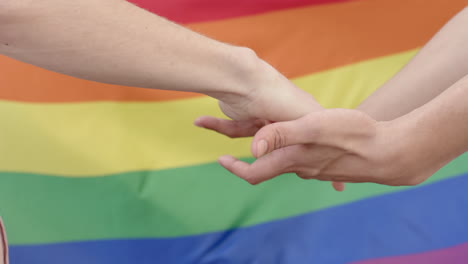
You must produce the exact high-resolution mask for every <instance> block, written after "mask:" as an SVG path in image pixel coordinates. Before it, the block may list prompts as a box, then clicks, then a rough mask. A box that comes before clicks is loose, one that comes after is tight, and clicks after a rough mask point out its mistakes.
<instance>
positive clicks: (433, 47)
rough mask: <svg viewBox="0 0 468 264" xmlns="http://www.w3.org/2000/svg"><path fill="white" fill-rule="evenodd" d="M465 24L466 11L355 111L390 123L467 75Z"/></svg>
mask: <svg viewBox="0 0 468 264" xmlns="http://www.w3.org/2000/svg"><path fill="white" fill-rule="evenodd" d="M467 25H468V8H465V9H464V10H463V11H461V12H460V13H459V14H458V15H456V16H455V17H454V18H452V20H451V21H449V22H448V23H447V24H446V25H445V26H444V27H443V28H442V29H441V30H440V31H439V33H437V34H436V35H435V36H434V38H433V39H432V40H431V41H430V42H429V43H428V44H427V45H426V46H425V47H423V48H422V49H421V51H420V52H419V53H418V54H417V55H416V56H415V58H414V59H413V60H412V61H411V62H410V63H409V64H408V65H407V66H406V67H404V68H403V69H402V70H401V71H400V72H399V73H398V74H397V75H396V76H395V77H393V78H392V79H391V80H390V81H388V82H387V83H385V84H384V85H383V86H382V87H381V88H380V89H379V90H377V91H376V92H375V93H373V94H372V95H371V96H369V98H367V99H366V100H365V101H364V102H363V103H362V104H361V105H360V106H359V107H358V109H359V110H362V111H364V112H366V113H368V114H369V115H370V116H372V117H373V118H375V119H377V120H392V119H394V118H397V117H399V116H402V115H404V114H406V113H409V112H411V111H412V110H413V109H416V108H418V107H420V106H422V105H424V104H425V103H427V102H429V101H430V100H432V99H433V98H434V97H436V96H437V95H439V94H440V93H441V92H443V91H444V90H445V89H447V88H448V87H450V86H451V85H452V84H453V83H455V82H456V81H457V80H459V79H461V78H462V77H463V76H465V75H466V74H468V50H467V47H468V29H467Z"/></svg>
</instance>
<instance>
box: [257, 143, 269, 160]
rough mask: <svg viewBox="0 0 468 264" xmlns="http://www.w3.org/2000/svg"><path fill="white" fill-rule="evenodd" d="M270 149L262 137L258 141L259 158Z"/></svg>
mask: <svg viewBox="0 0 468 264" xmlns="http://www.w3.org/2000/svg"><path fill="white" fill-rule="evenodd" d="M267 150H268V143H267V142H266V140H264V139H262V140H260V141H259V142H258V143H257V158H260V157H261V156H263V155H265V154H266V152H267Z"/></svg>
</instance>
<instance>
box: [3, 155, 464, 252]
mask: <svg viewBox="0 0 468 264" xmlns="http://www.w3.org/2000/svg"><path fill="white" fill-rule="evenodd" d="M467 171H468V154H467V155H464V156H463V157H460V158H458V159H457V160H455V161H454V162H452V163H451V164H449V165H448V166H446V167H445V168H443V169H442V170H441V171H439V172H438V173H437V174H436V175H434V176H433V177H432V178H431V179H430V181H436V180H440V179H442V178H448V177H452V176H456V175H460V174H462V173H464V172H467ZM403 189H405V187H403V188H394V187H386V186H379V185H375V184H353V185H351V184H349V185H348V186H347V190H346V191H345V192H344V193H337V192H334V191H332V188H331V187H330V184H329V183H324V182H318V181H304V180H300V179H298V178H296V177H288V176H283V177H279V178H277V179H275V180H273V181H270V182H268V183H265V184H261V185H259V186H250V185H248V184H246V183H245V182H243V181H241V180H239V179H237V178H235V177H234V176H232V175H229V174H228V173H226V172H225V171H224V170H223V169H221V168H220V166H218V165H217V164H206V165H200V166H194V167H187V168H178V169H171V170H164V171H153V172H132V173H124V174H118V175H112V176H108V177H97V178H61V177H52V176H44V175H33V174H23V173H0V214H1V215H2V216H3V217H4V219H5V222H6V225H7V229H8V232H9V239H10V242H11V243H12V244H32V243H50V242H63V241H76V240H93V239H110V238H142V237H174V236H185V235H191V234H199V233H204V232H210V231H218V230H224V229H229V228H234V227H242V226H249V225H253V224H257V223H261V222H265V221H271V220H274V219H280V218H285V217H290V216H294V215H298V214H302V213H306V212H311V211H315V210H319V209H323V208H327V207H331V206H336V205H340V204H344V203H348V202H352V201H356V200H359V199H363V198H368V197H372V196H376V195H382V194H385V193H389V192H395V191H399V190H403Z"/></svg>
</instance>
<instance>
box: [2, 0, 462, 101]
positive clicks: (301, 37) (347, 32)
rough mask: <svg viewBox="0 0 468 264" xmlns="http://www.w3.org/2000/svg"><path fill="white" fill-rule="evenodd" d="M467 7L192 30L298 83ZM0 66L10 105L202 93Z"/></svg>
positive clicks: (425, 32) (424, 32)
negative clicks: (242, 49) (245, 50)
mask: <svg viewBox="0 0 468 264" xmlns="http://www.w3.org/2000/svg"><path fill="white" fill-rule="evenodd" d="M465 6H466V0H450V1H446V0H362V1H353V2H347V3H342V4H334V5H323V6H312V7H304V8H297V9H290V10H283V11H277V12H271V13H267V14H262V15H256V16H251V17H243V18H236V19H229V20H223V21H218V22H208V23H199V24H192V25H190V26H189V27H190V28H192V29H194V30H196V31H199V32H201V33H203V34H205V35H208V36H211V37H213V38H216V39H219V40H222V41H225V42H229V43H233V44H237V45H243V46H248V47H251V48H253V49H255V50H256V51H257V53H258V54H259V55H260V57H262V58H264V59H266V60H267V61H268V62H270V63H271V64H272V65H273V66H275V67H276V68H278V69H279V70H280V71H281V72H282V73H283V74H285V75H286V76H288V77H289V78H292V77H298V76H302V75H306V74H310V73H313V72H317V71H322V70H325V69H329V68H333V67H337V66H342V65H346V64H350V63H354V62H357V61H361V60H366V59H370V58H374V57H378V56H384V55H389V54H392V53H396V52H401V51H405V50H409V49H413V48H416V47H419V46H422V45H423V44H424V43H425V42H426V41H427V40H428V39H429V38H430V37H431V36H432V35H433V34H434V33H435V32H436V31H437V30H438V29H439V28H440V27H441V26H442V25H443V24H444V23H445V22H446V21H447V20H448V19H449V18H450V17H452V16H453V15H454V14H455V13H456V12H458V11H459V10H461V9H462V8H463V7H465ZM0 69H1V70H2V74H1V75H0V83H1V84H2V88H0V98H2V99H7V100H19V101H33V102H73V101H96V100H113V101H114V100H116V101H159V100H172V99H181V98H187V97H193V96H196V95H195V94H192V93H180V92H167V91H156V90H144V89H138V88H130V87H122V86H114V85H105V84H97V83H93V82H89V81H84V80H78V79H75V78H72V77H67V76H63V75H60V74H57V73H52V72H49V71H46V70H43V69H39V68H37V67H34V66H31V65H27V64H24V63H20V62H16V61H14V60H12V59H8V58H0ZM38 86H40V88H39V87H38Z"/></svg>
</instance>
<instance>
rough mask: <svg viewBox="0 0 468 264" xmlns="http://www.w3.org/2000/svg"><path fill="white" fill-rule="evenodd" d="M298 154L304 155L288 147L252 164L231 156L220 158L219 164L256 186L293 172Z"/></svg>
mask: <svg viewBox="0 0 468 264" xmlns="http://www.w3.org/2000/svg"><path fill="white" fill-rule="evenodd" d="M298 154H299V155H302V154H300V153H298V151H297V150H295V149H294V147H288V148H283V149H279V150H276V151H273V152H271V153H270V154H269V155H266V156H264V157H262V158H260V159H257V160H256V161H255V162H254V163H252V164H249V163H246V162H243V161H240V160H238V159H236V158H234V157H232V156H229V155H227V156H222V157H220V158H219V159H218V162H219V163H220V164H221V166H223V167H224V168H225V169H227V170H228V171H230V172H231V173H232V174H234V175H236V176H238V177H240V178H242V179H244V180H245V181H247V182H249V183H250V184H254V185H255V184H259V183H261V182H264V181H266V180H269V179H272V178H274V177H276V176H279V175H281V174H284V173H288V172H293V171H294V164H295V160H297V158H296V157H297V156H298Z"/></svg>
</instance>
